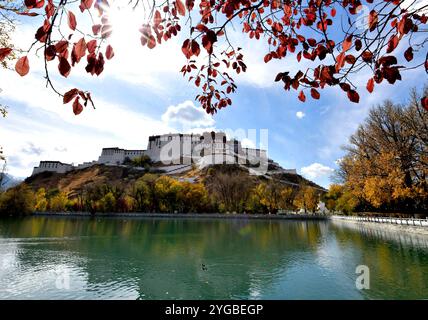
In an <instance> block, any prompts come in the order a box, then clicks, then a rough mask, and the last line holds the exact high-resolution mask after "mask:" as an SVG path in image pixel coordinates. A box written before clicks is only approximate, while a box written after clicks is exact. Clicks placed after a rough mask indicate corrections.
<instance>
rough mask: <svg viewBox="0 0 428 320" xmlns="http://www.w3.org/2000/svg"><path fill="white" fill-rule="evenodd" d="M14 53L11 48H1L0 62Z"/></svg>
mask: <svg viewBox="0 0 428 320" xmlns="http://www.w3.org/2000/svg"><path fill="white" fill-rule="evenodd" d="M11 52H12V49H11V48H1V49H0V62H1V61H3V60H4V59H6V57H7V56H8V55H9V54H10V53H11Z"/></svg>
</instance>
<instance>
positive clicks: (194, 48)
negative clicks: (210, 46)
mask: <svg viewBox="0 0 428 320" xmlns="http://www.w3.org/2000/svg"><path fill="white" fill-rule="evenodd" d="M191 45H192V53H193V54H194V55H195V56H199V54H200V53H201V49H200V48H199V43H198V42H197V41H195V40H192V44H191Z"/></svg>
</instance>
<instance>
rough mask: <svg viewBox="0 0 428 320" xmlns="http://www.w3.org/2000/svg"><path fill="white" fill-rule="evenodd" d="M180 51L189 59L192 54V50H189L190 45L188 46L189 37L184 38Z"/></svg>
mask: <svg viewBox="0 0 428 320" xmlns="http://www.w3.org/2000/svg"><path fill="white" fill-rule="evenodd" d="M181 51H182V52H183V54H184V56H185V57H186V58H187V59H190V57H191V56H192V51H191V47H190V39H186V40H184V42H183V45H182V46H181Z"/></svg>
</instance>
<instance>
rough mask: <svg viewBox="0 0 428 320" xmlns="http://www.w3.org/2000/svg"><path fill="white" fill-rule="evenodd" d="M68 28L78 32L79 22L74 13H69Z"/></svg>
mask: <svg viewBox="0 0 428 320" xmlns="http://www.w3.org/2000/svg"><path fill="white" fill-rule="evenodd" d="M68 26H69V27H70V29H71V30H73V31H74V30H76V26H77V22H76V16H75V15H74V13H73V12H71V11H68Z"/></svg>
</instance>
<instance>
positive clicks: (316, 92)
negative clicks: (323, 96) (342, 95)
mask: <svg viewBox="0 0 428 320" xmlns="http://www.w3.org/2000/svg"><path fill="white" fill-rule="evenodd" d="M311 96H312V98H314V99H316V100H318V99H319V98H320V93H319V92H318V91H317V90H316V89H314V88H312V89H311Z"/></svg>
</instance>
